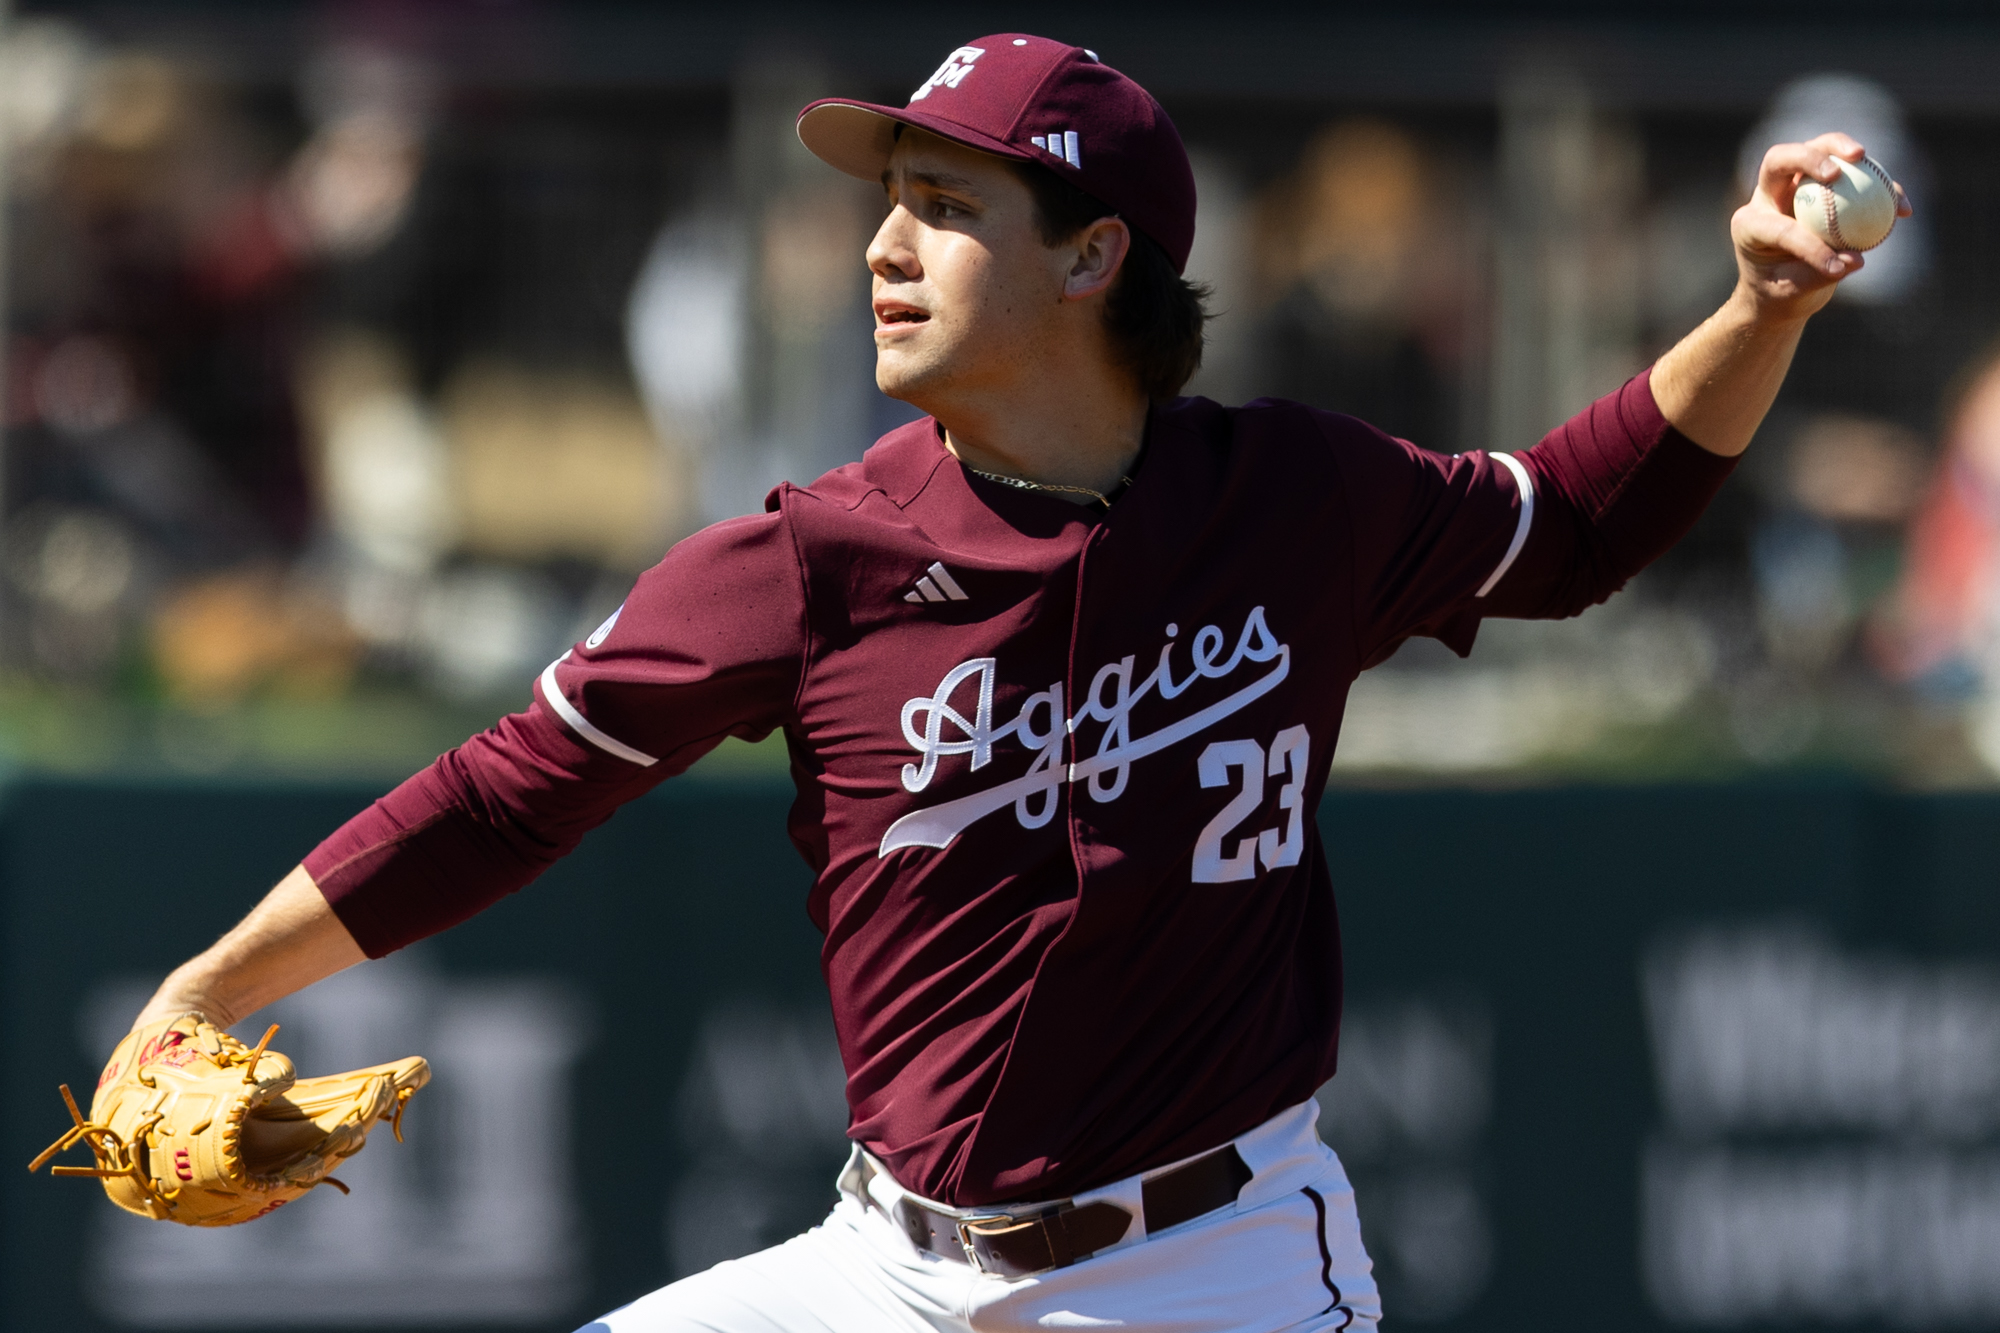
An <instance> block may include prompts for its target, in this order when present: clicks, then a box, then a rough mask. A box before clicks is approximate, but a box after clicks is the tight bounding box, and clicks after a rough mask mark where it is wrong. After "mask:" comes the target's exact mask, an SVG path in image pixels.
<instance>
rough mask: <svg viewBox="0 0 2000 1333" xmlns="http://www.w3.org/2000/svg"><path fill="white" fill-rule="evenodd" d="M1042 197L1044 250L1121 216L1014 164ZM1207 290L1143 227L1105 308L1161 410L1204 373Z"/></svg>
mask: <svg viewBox="0 0 2000 1333" xmlns="http://www.w3.org/2000/svg"><path fill="white" fill-rule="evenodd" d="M1009 165H1010V166H1012V167H1013V169H1014V172H1015V174H1016V175H1018V176H1019V177H1020V178H1021V182H1022V184H1024V185H1026V186H1027V187H1028V190H1029V192H1030V193H1031V194H1033V195H1034V196H1035V225H1036V229H1037V230H1038V231H1039V232H1040V233H1041V237H1042V244H1044V245H1049V246H1055V245H1061V244H1062V243H1063V242H1064V241H1066V240H1068V239H1069V238H1070V237H1072V236H1074V235H1076V234H1077V233H1078V232H1080V231H1082V230H1083V229H1084V228H1085V227H1088V226H1089V225H1090V224H1091V223H1093V222H1095V221H1097V220H1098V219H1099V218H1104V217H1112V216H1114V215H1115V210H1113V209H1111V208H1109V207H1107V206H1106V205H1105V203H1104V201H1103V200H1101V199H1099V198H1097V197H1096V196H1095V195H1092V194H1088V193H1086V192H1084V191H1083V190H1080V189H1078V188H1077V187H1076V186H1074V185H1072V184H1070V183H1069V182H1068V181H1066V180H1064V179H1063V178H1062V177H1060V176H1058V175H1056V174H1055V173H1054V172H1053V171H1050V170H1049V169H1048V168H1046V167H1042V166H1037V165H1036V164H1035V163H1033V162H1010V163H1009ZM1208 296H1209V290H1208V287H1207V286H1206V285H1205V284H1202V283H1195V282H1189V281H1188V280H1187V279H1185V278H1183V277H1182V276H1181V275H1180V274H1178V273H1176V272H1174V261H1173V260H1171V259H1169V258H1167V252H1166V251H1165V250H1163V249H1161V248H1160V243H1159V242H1158V241H1155V240H1154V239H1153V238H1152V237H1150V236H1148V235H1146V233H1144V232H1142V231H1140V230H1139V229H1138V228H1137V227H1134V228H1132V248H1131V250H1130V251H1128V252H1127V254H1126V256H1125V263H1124V264H1123V266H1121V267H1120V269H1119V270H1118V277H1117V279H1116V280H1115V281H1114V282H1113V283H1112V286H1111V291H1110V294H1109V295H1108V296H1107V297H1106V299H1105V303H1104V322H1105V325H1106V326H1107V327H1108V328H1109V329H1110V330H1111V338H1112V341H1113V342H1114V343H1115V344H1116V345H1117V347H1118V349H1119V351H1120V353H1121V355H1122V359H1123V360H1124V362H1125V365H1126V366H1127V368H1128V369H1130V370H1131V371H1132V373H1133V374H1135V375H1136V376H1138V378H1139V387H1140V388H1141V389H1143V390H1145V393H1146V396H1147V397H1148V398H1150V399H1152V400H1153V401H1154V402H1164V401H1165V400H1167V399H1169V398H1172V397H1174V396H1175V395H1177V394H1179V393H1180V391H1181V388H1182V386H1183V385H1185V384H1186V383H1187V382H1188V381H1189V380H1191V379H1193V378H1194V373H1195V371H1197V370H1199V369H1201V347H1202V325H1204V324H1206V323H1207V322H1208V320H1209V313H1208V307H1207V305H1206V304H1205V302H1206V301H1207V299H1208Z"/></svg>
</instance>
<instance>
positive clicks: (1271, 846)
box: [1194, 726, 1312, 884]
mask: <svg viewBox="0 0 2000 1333" xmlns="http://www.w3.org/2000/svg"><path fill="white" fill-rule="evenodd" d="M1311 754H1312V738H1311V737H1310V736H1308V735H1307V734H1306V729H1305V728H1304V727H1303V726H1298V727H1286V728H1285V729H1284V730H1283V731H1281V732H1279V733H1278V734H1277V735H1276V736H1274V737H1272V739H1271V748H1270V750H1269V752H1268V753H1267V752H1266V751H1265V749H1264V747H1263V746H1261V745H1259V744H1258V743H1257V742H1256V741H1253V740H1240V741H1215V742H1212V743H1211V744H1210V745H1209V747H1208V748H1207V749H1205V750H1203V751H1202V752H1201V759H1200V760H1199V762H1198V764H1197V771H1198V772H1199V773H1200V776H1201V785H1202V786H1204V787H1226V786H1228V785H1229V783H1230V777H1229V774H1230V771H1231V770H1232V769H1234V770H1237V771H1238V772H1240V773H1241V775H1242V776H1241V777H1240V778H1238V779H1237V782H1238V786H1237V788H1236V794H1235V795H1234V796H1232V797H1230V798H1229V803H1228V804H1227V805H1225V806H1223V807H1222V809H1221V810H1219V811H1217V812H1216V816H1215V818H1213V819H1211V820H1209V821H1208V826H1207V827H1206V828H1204V829H1202V831H1201V837H1200V838H1198V839H1196V841H1195V845H1194V882H1195V883H1197V884H1227V883H1230V882H1231V881H1234V880H1241V879H1255V878H1256V876H1257V863H1258V862H1259V861H1262V862H1263V863H1264V868H1265V869H1266V870H1276V869H1277V868H1278V867H1280V866H1295V865H1297V864H1298V863H1299V857H1300V855H1301V854H1302V853H1303V852H1304V850H1305V841H1306V836H1305V799H1306V767H1307V764H1308V763H1309V762H1310V756H1311ZM1279 777H1282V778H1284V779H1285V785H1284V786H1283V787H1282V788H1280V789H1279V791H1278V812H1279V813H1280V814H1282V815H1283V816H1284V826H1283V827H1282V828H1267V829H1263V830H1261V831H1260V832H1257V833H1253V834H1247V835H1244V836H1240V837H1236V838H1235V839H1234V844H1235V845H1234V847H1233V848H1232V849H1231V850H1230V851H1228V852H1227V854H1225V852H1224V850H1223V843H1224V842H1225V841H1227V840H1230V837H1231V835H1232V834H1234V833H1235V832H1236V828H1237V826H1238V825H1239V824H1241V823H1242V822H1243V821H1244V820H1245V819H1248V818H1249V817H1250V816H1251V815H1252V814H1253V813H1255V812H1256V810H1257V808H1258V807H1259V806H1261V805H1263V804H1264V780H1265V779H1266V778H1279Z"/></svg>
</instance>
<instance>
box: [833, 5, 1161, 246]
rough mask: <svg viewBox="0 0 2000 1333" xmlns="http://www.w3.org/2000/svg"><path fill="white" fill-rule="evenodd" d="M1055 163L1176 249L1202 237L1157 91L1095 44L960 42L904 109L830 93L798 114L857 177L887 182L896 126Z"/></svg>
mask: <svg viewBox="0 0 2000 1333" xmlns="http://www.w3.org/2000/svg"><path fill="white" fill-rule="evenodd" d="M897 125H915V126H916V127H918V128H919V129H924V130H928V131H930V132H931V133H932V134H935V135H938V136H940V137H942V138H946V139H950V140H952V141H954V142H956V143H962V144H964V145H965V146H966V147H968V148H977V149H978V150H979V151H980V152H982V153H992V154H994V155H995V156H997V157H1009V158H1013V159H1014V160H1016V161H1018V162H1033V163H1035V164H1037V165H1038V166H1043V167H1047V168H1048V169H1049V170H1051V171H1053V172H1055V173H1056V174H1057V175H1058V176H1060V177H1062V178H1063V179H1065V180H1067V181H1069V182H1070V183H1071V184H1073V185H1075V186H1077V187H1078V188H1079V189H1081V190H1084V191H1086V192H1088V193H1089V194H1092V195H1094V196H1096V197H1097V198H1098V199H1101V200H1103V201H1104V203H1105V204H1106V205H1107V206H1108V207H1109V208H1110V209H1111V210H1112V211H1113V212H1115V213H1117V214H1118V216H1120V217H1122V218H1124V219H1125V221H1126V222H1128V223H1130V224H1131V225H1132V226H1133V227H1135V228H1137V229H1138V230H1140V231H1143V232H1145V233H1146V235H1148V236H1150V237H1152V238H1153V239H1154V240H1155V241H1158V242H1159V244H1160V247H1161V248H1162V249H1163V250H1165V251H1166V252H1167V255H1168V257H1169V258H1171V259H1172V260H1173V261H1174V268H1175V270H1176V271H1180V270H1184V269H1185V268H1186V267H1187V258H1188V251H1189V249H1191V248H1192V247H1193V245H1194V172H1193V170H1192V169H1191V168H1190V167H1189V166H1188V157H1187V148H1186V146H1185V145H1183V144H1182V143H1181V136H1180V131H1179V130H1176V129H1175V128H1174V122H1173V121H1171V120H1169V119H1167V113H1166V110H1165V109H1164V108H1163V107H1161V105H1160V104H1159V103H1158V102H1156V101H1154V100H1153V95H1152V94H1151V93H1149V92H1147V91H1146V90H1145V89H1144V88H1141V87H1140V86H1139V85H1138V84H1136V83H1134V82H1132V80H1130V79H1128V78H1126V77H1125V76H1124V75H1123V74H1120V73H1119V72H1118V71H1117V70H1115V69H1112V68H1111V67H1110V66H1109V65H1106V64H1105V63H1104V62H1103V61H1101V60H1099V59H1098V58H1097V54H1096V52H1094V51H1086V50H1084V49H1083V48H1082V47H1080V46H1064V45H1063V44H1062V43H1061V42H1052V41H1050V40H1049V39H1048V38H1046V37H1031V36H1028V35H1026V34H1025V33H1018V32H1003V33H1000V34H999V35H997V36H994V37H980V38H978V39H976V40H974V41H971V42H968V43H967V44H966V45H964V46H961V47H959V48H958V49H957V50H956V51H953V52H952V53H951V54H950V55H948V56H946V57H945V61H944V63H943V64H942V65H939V66H938V68H937V73H935V74H933V75H931V76H930V77H929V78H928V79H925V80H924V82H923V86H922V87H920V88H918V89H917V90H916V91H915V92H914V93H912V94H910V104H909V105H908V106H906V107H888V106H876V105H874V104H873V103H871V102H855V101H850V100H848V99H846V98H840V97H829V98H827V99H825V100H823V101H818V102H814V103H813V104H812V105H811V106H809V107H807V108H806V109H805V110H804V111H801V112H800V113H799V139H800V141H801V142H803V143H804V144H805V146H806V147H807V148H810V149H811V150H812V151H813V152H814V153H815V154H816V155H817V156H818V157H819V158H820V159H821V160H823V161H825V162H827V163H829V164H831V165H832V166H835V167H838V168H839V169H840V170H842V171H844V172H846V173H847V174H848V175H850V176H859V177H861V178H862V179H863V180H869V181H876V180H880V179H882V172H883V170H884V169H885V168H887V167H888V165H889V152H890V150H891V149H892V148H893V147H894V146H895V142H896V126H897Z"/></svg>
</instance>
